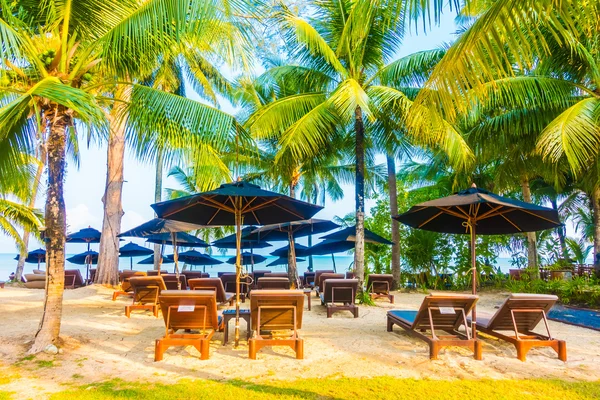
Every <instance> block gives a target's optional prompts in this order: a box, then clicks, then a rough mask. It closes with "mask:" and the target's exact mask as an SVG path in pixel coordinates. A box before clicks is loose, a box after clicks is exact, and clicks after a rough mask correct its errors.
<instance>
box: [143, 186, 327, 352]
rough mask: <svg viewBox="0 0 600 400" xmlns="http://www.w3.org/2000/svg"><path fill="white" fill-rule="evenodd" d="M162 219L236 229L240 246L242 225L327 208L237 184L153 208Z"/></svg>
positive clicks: (239, 268)
mask: <svg viewBox="0 0 600 400" xmlns="http://www.w3.org/2000/svg"><path fill="white" fill-rule="evenodd" d="M152 208H153V209H154V211H155V212H156V214H157V215H158V216H159V217H160V218H165V219H173V220H176V221H182V222H189V223H193V224H198V225H205V226H232V225H233V226H235V227H236V235H237V236H236V243H239V241H240V240H241V229H242V225H268V224H277V223H282V222H289V221H300V220H303V219H308V218H312V217H313V216H314V215H315V214H316V213H317V212H319V211H320V210H321V209H322V208H323V207H320V206H317V205H314V204H310V203H307V202H304V201H301V200H297V199H294V198H292V197H289V196H285V195H282V194H279V193H275V192H271V191H268V190H264V189H261V188H260V187H259V186H257V185H254V184H251V183H248V182H244V181H237V182H232V183H227V184H223V185H221V186H220V187H218V188H217V189H215V190H210V191H208V192H203V193H198V194H194V195H191V196H186V197H181V198H179V199H174V200H169V201H164V202H161V203H156V204H153V205H152ZM240 251H241V250H240V246H239V245H236V262H235V265H236V317H235V347H237V346H238V344H239V332H240V325H239V321H240V318H239V304H240V293H239V287H240V285H239V283H240V278H241V276H242V263H241V254H240Z"/></svg>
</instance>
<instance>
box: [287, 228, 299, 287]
mask: <svg viewBox="0 0 600 400" xmlns="http://www.w3.org/2000/svg"><path fill="white" fill-rule="evenodd" d="M288 241H289V242H290V247H289V250H288V278H289V280H290V286H291V288H292V289H296V286H297V282H298V272H297V271H296V247H295V246H294V244H295V243H294V234H293V233H292V230H291V229H290V230H289V231H288ZM290 271H291V272H290Z"/></svg>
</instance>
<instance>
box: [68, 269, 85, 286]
mask: <svg viewBox="0 0 600 400" xmlns="http://www.w3.org/2000/svg"><path fill="white" fill-rule="evenodd" d="M82 286H84V281H83V277H82V276H81V272H80V271H79V270H78V269H65V289H77V288H79V287H82Z"/></svg>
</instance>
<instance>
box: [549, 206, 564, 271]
mask: <svg viewBox="0 0 600 400" xmlns="http://www.w3.org/2000/svg"><path fill="white" fill-rule="evenodd" d="M550 203H551V204H552V208H553V209H554V210H556V212H558V203H557V202H556V198H553V199H551V200H550ZM556 234H557V235H558V243H559V244H560V253H561V254H562V257H563V258H564V259H565V260H566V259H568V258H569V253H568V251H567V242H566V240H565V238H566V236H567V235H566V234H565V227H564V226H559V227H558V228H556Z"/></svg>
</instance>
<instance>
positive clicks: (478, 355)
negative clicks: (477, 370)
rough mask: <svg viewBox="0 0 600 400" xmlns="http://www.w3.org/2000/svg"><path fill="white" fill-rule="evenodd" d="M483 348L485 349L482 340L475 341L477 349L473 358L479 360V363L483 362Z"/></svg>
mask: <svg viewBox="0 0 600 400" xmlns="http://www.w3.org/2000/svg"><path fill="white" fill-rule="evenodd" d="M482 348H483V344H482V343H481V341H480V340H475V349H474V352H473V353H474V355H473V357H474V358H475V359H476V360H477V361H481V359H482V358H483V355H482Z"/></svg>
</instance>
